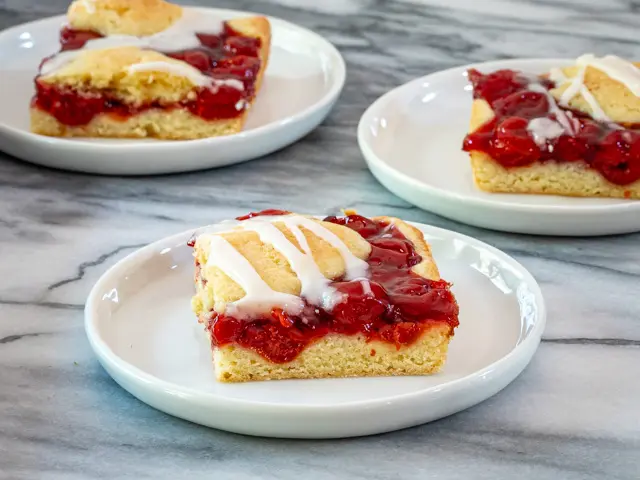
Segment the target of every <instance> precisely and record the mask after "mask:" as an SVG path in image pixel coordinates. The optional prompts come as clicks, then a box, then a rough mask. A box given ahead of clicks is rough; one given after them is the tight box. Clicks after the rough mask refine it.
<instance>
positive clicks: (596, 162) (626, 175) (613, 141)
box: [463, 69, 640, 185]
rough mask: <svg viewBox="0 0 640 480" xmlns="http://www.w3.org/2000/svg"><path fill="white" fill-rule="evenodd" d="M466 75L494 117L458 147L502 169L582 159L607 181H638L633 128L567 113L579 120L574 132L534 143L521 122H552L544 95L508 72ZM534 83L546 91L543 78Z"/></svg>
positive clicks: (639, 158)
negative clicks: (542, 119)
mask: <svg viewBox="0 0 640 480" xmlns="http://www.w3.org/2000/svg"><path fill="white" fill-rule="evenodd" d="M468 76H469V80H470V81H471V83H472V85H473V97H474V98H476V99H483V100H486V101H487V102H488V103H489V104H490V105H491V108H492V109H493V111H494V113H495V118H494V119H492V120H491V121H489V122H487V123H486V124H484V125H482V126H481V127H480V128H479V129H477V130H476V131H475V132H473V133H470V134H468V135H467V136H466V138H465V140H464V145H463V150H465V151H467V152H470V151H479V152H484V153H486V154H488V155H489V156H490V157H491V158H493V159H494V160H495V161H497V162H498V163H500V164H501V165H503V166H505V167H522V166H526V165H531V164H533V163H535V162H538V161H545V160H555V161H559V162H575V161H584V162H586V163H587V164H588V165H589V166H590V167H591V168H594V169H596V170H597V171H598V172H600V174H602V176H603V177H605V178H606V179H607V180H608V181H610V182H611V183H614V184H617V185H628V184H630V183H633V182H635V181H637V180H640V134H639V133H638V132H637V131H636V130H634V129H628V128H627V129H622V130H620V129H616V128H615V127H614V126H612V125H609V124H607V123H603V122H597V121H595V120H592V119H591V118H588V117H586V116H585V115H584V114H581V113H579V112H571V114H572V115H573V116H574V118H576V120H577V122H578V123H579V128H578V131H577V132H576V134H575V135H566V134H565V135H561V136H560V137H558V138H556V139H554V140H550V141H549V142H547V145H545V146H542V147H540V146H538V145H537V144H536V143H535V142H534V141H533V137H532V136H531V135H530V134H529V132H528V131H527V124H528V123H529V120H531V119H533V118H540V117H548V118H552V119H554V120H555V116H554V115H553V114H550V113H549V109H548V106H549V102H548V100H547V98H546V96H545V95H543V94H541V93H540V92H533V91H530V90H528V83H529V82H528V81H527V79H526V78H525V77H524V76H523V75H522V74H520V73H518V72H514V71H513V70H499V71H497V72H493V73H490V74H488V75H484V74H482V73H480V72H478V71H477V70H473V69H472V70H469V72H468ZM539 81H540V83H541V84H542V85H543V86H545V88H547V89H550V88H552V87H553V84H552V83H550V82H549V81H547V80H545V79H540V80H539ZM560 108H562V107H560ZM567 111H568V110H567Z"/></svg>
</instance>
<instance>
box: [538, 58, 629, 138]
mask: <svg viewBox="0 0 640 480" xmlns="http://www.w3.org/2000/svg"><path fill="white" fill-rule="evenodd" d="M576 64H577V65H578V66H579V67H580V68H579V69H578V72H577V74H576V76H575V77H573V78H567V76H566V75H565V74H564V73H563V72H562V70H561V69H559V68H552V69H551V70H550V71H549V79H550V80H551V81H552V82H554V83H555V85H556V86H559V85H563V84H565V83H567V82H570V83H569V85H568V86H567V88H566V89H565V90H564V92H562V95H561V96H560V100H559V104H560V105H562V106H563V107H568V106H569V102H571V100H572V99H573V98H574V97H575V96H576V95H578V94H580V95H582V98H584V100H585V101H586V102H587V104H588V105H589V107H590V109H591V117H592V118H593V119H594V120H598V121H601V122H607V123H609V124H610V126H611V127H612V128H622V127H620V126H619V125H617V124H616V123H615V122H613V121H612V120H611V118H609V116H608V115H607V114H606V113H605V111H604V110H603V109H602V107H601V106H600V104H599V103H598V101H597V100H596V98H595V97H594V96H593V94H592V93H591V92H590V91H589V89H588V88H587V86H586V85H585V84H584V76H585V73H586V70H587V67H593V68H597V69H598V70H601V71H602V72H604V73H605V74H606V75H608V76H609V77H611V78H612V79H614V80H617V81H618V82H620V83H622V84H624V85H625V86H626V87H627V88H628V89H629V90H630V91H631V92H632V93H633V94H634V95H636V96H638V95H640V69H638V68H637V67H636V66H635V65H634V64H633V63H631V62H627V61H626V60H623V59H621V58H619V57H616V56H613V55H607V56H605V57H602V58H596V57H595V56H594V55H592V54H587V55H583V56H581V57H580V58H578V59H577V60H576ZM527 78H529V77H527ZM528 88H529V90H532V91H535V92H540V93H543V94H545V95H546V97H547V100H548V102H549V113H552V114H554V115H555V117H556V120H557V121H553V120H552V119H550V118H546V117H542V118H534V119H532V120H530V121H529V124H528V125H527V130H528V131H529V132H530V133H531V135H532V136H533V139H534V141H535V142H536V144H537V145H538V146H540V147H544V146H545V145H547V141H548V140H552V139H554V138H557V137H559V136H560V135H562V134H563V133H565V132H566V133H568V134H569V135H572V136H573V135H575V134H576V133H577V131H578V128H579V122H578V121H577V119H575V118H574V117H573V114H572V113H571V112H565V111H564V110H562V109H561V108H559V107H558V104H557V103H556V101H555V99H554V98H553V96H552V95H551V94H550V93H549V92H548V91H547V89H546V88H544V86H543V85H541V84H540V83H539V82H537V81H535V80H531V83H530V84H529V86H528ZM552 148H553V147H552V146H551V145H550V146H549V150H550V151H552V150H551V149H552Z"/></svg>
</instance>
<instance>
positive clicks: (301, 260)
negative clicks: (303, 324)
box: [241, 217, 335, 306]
mask: <svg viewBox="0 0 640 480" xmlns="http://www.w3.org/2000/svg"><path fill="white" fill-rule="evenodd" d="M258 218H259V217H258ZM241 227H242V228H243V230H250V231H254V232H256V233H257V234H258V235H259V236H260V240H261V241H262V242H263V243H267V244H271V245H272V246H273V248H275V249H276V250H278V252H280V253H281V254H282V255H284V257H285V258H286V259H287V262H289V265H290V266H291V269H292V270H293V271H294V272H295V274H296V275H297V276H298V280H300V285H301V288H300V295H301V296H302V297H304V298H306V299H307V301H308V302H309V303H311V304H313V305H323V306H324V304H325V300H327V302H328V303H331V302H329V301H328V300H329V298H331V297H332V294H333V293H335V289H334V288H331V287H330V286H329V283H330V280H329V279H328V278H326V277H325V276H324V275H323V274H322V272H321V271H320V268H319V267H318V265H317V264H316V262H315V260H314V259H313V256H312V255H311V247H309V243H308V242H307V239H306V237H305V236H304V234H303V233H302V231H301V230H300V229H299V228H297V227H292V228H290V229H289V230H290V231H291V233H293V235H294V236H295V238H296V240H297V241H298V244H299V245H300V247H301V248H302V250H303V251H304V253H303V252H301V251H300V250H298V248H297V247H296V246H295V245H294V244H293V243H291V242H290V241H289V239H288V238H287V237H286V235H285V234H284V233H282V232H281V231H280V230H279V229H278V227H276V226H275V225H274V224H273V223H271V222H264V221H259V220H254V219H251V220H246V221H245V222H244V223H243V224H242V225H241Z"/></svg>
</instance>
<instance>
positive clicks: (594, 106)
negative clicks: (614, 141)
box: [580, 85, 615, 125]
mask: <svg viewBox="0 0 640 480" xmlns="http://www.w3.org/2000/svg"><path fill="white" fill-rule="evenodd" d="M580 93H581V94H582V97H583V98H584V99H585V100H586V101H587V103H588V104H589V107H591V116H592V117H593V118H594V119H595V120H600V121H602V122H608V123H611V124H612V125H615V123H614V121H613V120H611V119H610V118H609V116H608V115H607V114H606V113H604V110H602V108H601V107H600V104H599V103H598V101H597V100H596V98H595V97H594V96H593V95H592V94H591V92H590V91H589V89H588V88H587V87H585V86H584V85H583V86H582V88H581V89H580Z"/></svg>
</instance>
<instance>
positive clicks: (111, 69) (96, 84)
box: [39, 47, 242, 105]
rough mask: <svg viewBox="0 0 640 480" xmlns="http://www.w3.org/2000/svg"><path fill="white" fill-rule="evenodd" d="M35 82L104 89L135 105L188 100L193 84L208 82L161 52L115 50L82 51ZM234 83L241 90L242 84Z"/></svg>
mask: <svg viewBox="0 0 640 480" xmlns="http://www.w3.org/2000/svg"><path fill="white" fill-rule="evenodd" d="M147 66H148V68H147ZM39 81H41V82H43V83H47V84H56V85H58V86H64V87H69V88H71V89H75V90H82V91H91V90H107V91H109V92H110V93H111V95H113V96H114V97H115V98H118V99H119V100H121V101H123V102H126V103H130V104H133V105H135V104H143V103H147V102H151V101H158V102H160V103H175V102H180V101H183V100H185V99H189V96H190V95H193V88H194V84H195V85H198V84H200V83H201V82H208V78H207V77H205V76H204V75H202V73H201V72H200V71H199V70H197V69H195V68H193V67H192V66H191V65H189V64H187V63H185V62H182V61H180V60H175V59H173V58H170V57H168V56H166V55H164V54H162V53H159V52H155V51H152V50H141V49H139V48H136V47H119V48H110V49H106V50H85V51H82V52H80V53H79V55H78V56H77V57H75V59H74V60H73V61H71V62H69V63H67V64H65V65H64V66H62V67H60V68H59V69H57V70H55V71H53V72H52V73H50V74H49V75H45V76H42V77H40V79H39ZM238 83H239V85H238V87H240V89H241V88H242V83H240V82H238ZM236 88H237V87H236Z"/></svg>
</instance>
